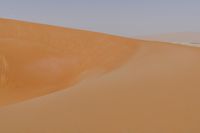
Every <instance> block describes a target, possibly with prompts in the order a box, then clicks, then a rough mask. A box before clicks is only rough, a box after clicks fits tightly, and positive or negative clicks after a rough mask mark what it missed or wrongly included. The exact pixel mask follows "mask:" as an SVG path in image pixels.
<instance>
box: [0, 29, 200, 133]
mask: <svg viewBox="0 0 200 133" xmlns="http://www.w3.org/2000/svg"><path fill="white" fill-rule="evenodd" d="M81 33H83V32H81ZM84 33H87V32H84ZM94 34H95V35H97V34H96V33H91V35H94ZM101 35H102V34H98V36H101ZM104 36H106V37H107V38H109V39H108V40H106V41H105V42H107V41H110V42H114V43H113V44H115V45H114V46H116V44H117V46H118V45H119V46H118V47H119V49H120V50H121V49H123V48H124V47H125V48H126V49H123V51H122V52H121V51H120V52H115V51H113V48H110V50H111V51H109V53H110V52H111V53H110V54H111V55H110V56H111V57H113V58H112V59H111V60H110V61H108V62H109V63H107V62H105V63H103V64H101V63H97V64H98V65H97V64H95V67H94V68H99V66H101V68H104V70H112V71H110V72H109V73H107V74H103V75H101V76H100V77H99V76H97V77H95V78H93V77H89V76H86V77H87V79H86V78H82V79H85V80H80V82H77V83H76V84H74V85H73V86H69V87H68V89H64V90H61V91H58V92H54V93H51V94H49V95H46V96H43V97H38V98H34V99H32V100H26V101H24V102H20V103H17V104H13V105H9V106H6V107H1V108H0V132H3V133H66V132H69V133H198V132H200V127H199V122H200V114H199V112H200V106H199V101H200V97H199V94H200V91H199V88H200V82H199V79H200V49H199V48H194V47H187V46H178V45H170V44H167V43H166V44H164V43H158V42H157V43H156V42H145V41H136V40H129V39H125V38H118V37H114V39H113V40H111V38H112V37H111V36H108V35H104ZM110 37H111V38H110ZM88 39H89V40H90V39H92V38H90V37H88ZM115 39H116V40H115ZM74 40H77V38H76V39H74ZM122 40H123V41H122ZM79 41H80V40H79ZM82 43H83V41H80V44H82ZM83 44H84V43H83ZM86 44H88V45H89V41H88V43H86ZM86 44H84V45H86ZM93 44H94V43H93ZM95 44H96V43H95ZM108 45H109V44H108ZM129 45H130V47H129ZM57 46H58V45H57ZM91 46H93V45H91ZM117 46H116V47H117ZM88 47H89V46H88ZM127 47H128V48H127ZM106 49H109V48H106ZM99 50H100V51H103V50H104V49H98V50H97V51H99ZM80 51H81V49H80ZM97 51H96V52H97ZM28 53H29V52H28ZM103 53H104V54H105V53H106V52H105V51H104V52H103ZM125 53H126V54H125ZM76 54H77V53H76ZM76 54H75V55H76ZM104 54H101V56H102V55H104ZM94 55H96V53H93V56H94ZM124 55H126V56H125V57H124ZM101 56H100V55H99V56H98V58H96V59H99V58H100V57H101ZM78 57H79V56H78ZM106 57H107V56H106ZM106 57H105V58H102V62H103V61H104V60H105V59H107V58H106ZM111 57H110V58H111ZM119 57H120V58H119ZM85 58H92V57H91V56H86V57H85ZM124 59H126V60H128V61H126V62H124V63H123V60H124ZM98 61H100V62H101V60H98ZM1 62H5V60H3V58H2V59H1ZM53 62H54V60H53ZM83 62H84V60H83ZM88 62H90V61H88ZM48 63H49V62H48ZM91 63H92V64H93V63H94V62H91ZM122 64H123V65H122ZM8 65H9V63H8ZM59 65H60V64H59ZM107 65H109V66H107ZM3 66H4V65H3ZM46 67H47V66H45V68H46ZM5 68H6V67H2V69H1V70H4V69H5ZM47 68H48V67H47ZM108 68H109V69H108ZM113 68H117V69H113ZM48 69H50V68H48ZM88 69H91V68H89V67H88ZM48 76H49V75H48ZM8 79H9V78H8ZM4 81H5V80H4ZM63 82H64V80H63ZM56 85H57V84H56ZM41 88H42V87H41ZM29 89H30V88H29ZM34 89H37V86H35V88H34ZM30 90H31V89H30ZM30 90H29V91H30ZM18 91H21V92H19V93H21V95H20V96H24V95H25V97H26V98H27V95H28V96H30V95H31V94H30V93H33V92H34V91H32V92H29V91H26V88H23V89H21V90H20V89H19V90H18ZM38 91H40V89H39V90H38ZM54 91H55V90H54ZM23 92H24V93H23ZM45 93H49V91H48V89H47V90H45ZM8 94H9V93H8ZM7 96H8V95H7ZM34 96H36V93H35V94H34Z"/></svg>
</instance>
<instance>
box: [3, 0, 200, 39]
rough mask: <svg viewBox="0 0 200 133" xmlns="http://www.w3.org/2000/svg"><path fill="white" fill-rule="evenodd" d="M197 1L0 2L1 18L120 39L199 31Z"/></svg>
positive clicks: (87, 0) (17, 0) (199, 4)
mask: <svg viewBox="0 0 200 133" xmlns="http://www.w3.org/2000/svg"><path fill="white" fill-rule="evenodd" d="M199 6H200V1H199V0H118V1H117V0H98V1H95V0H0V17H2V18H13V19H20V20H26V21H32V22H39V23H47V24H52V25H59V26H64V27H71V28H79V29H85V30H92V31H97V32H104V33H110V34H116V35H122V36H129V37H131V36H136V35H151V34H160V33H168V32H182V31H184V32H185V31H190V32H192V31H195V32H199V31H200V26H199V24H200V17H199V15H200V8H199Z"/></svg>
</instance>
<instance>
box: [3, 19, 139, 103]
mask: <svg viewBox="0 0 200 133" xmlns="http://www.w3.org/2000/svg"><path fill="white" fill-rule="evenodd" d="M136 43H137V41H135V40H131V39H124V38H120V37H115V36H109V35H104V34H100V33H93V32H87V31H81V30H73V29H65V28H58V27H53V26H47V25H39V24H32V23H25V22H19V21H13V20H6V19H0V63H1V64H0V79H1V80H0V84H1V85H0V87H1V88H0V97H1V99H0V105H4V104H9V103H14V102H17V101H20V100H25V99H29V98H32V97H37V96H39V95H44V94H48V93H50V92H53V91H57V90H59V89H63V88H66V87H68V86H70V85H72V84H74V83H76V82H78V81H80V80H81V79H83V77H87V76H89V75H91V74H92V75H95V74H101V73H105V72H108V71H110V70H112V69H114V68H117V67H118V66H120V65H122V64H123V63H124V62H126V61H127V60H128V59H129V58H130V56H131V55H133V54H134V51H136V49H137V47H138V45H137V44H136Z"/></svg>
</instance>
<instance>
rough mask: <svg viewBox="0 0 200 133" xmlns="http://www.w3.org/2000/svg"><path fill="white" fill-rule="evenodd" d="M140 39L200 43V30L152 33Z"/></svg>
mask: <svg viewBox="0 0 200 133" xmlns="http://www.w3.org/2000/svg"><path fill="white" fill-rule="evenodd" d="M138 38H140V39H145V40H152V41H161V42H176V43H185V44H187V43H188V44H199V45H200V32H177V33H168V34H160V35H150V36H143V37H138Z"/></svg>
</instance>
